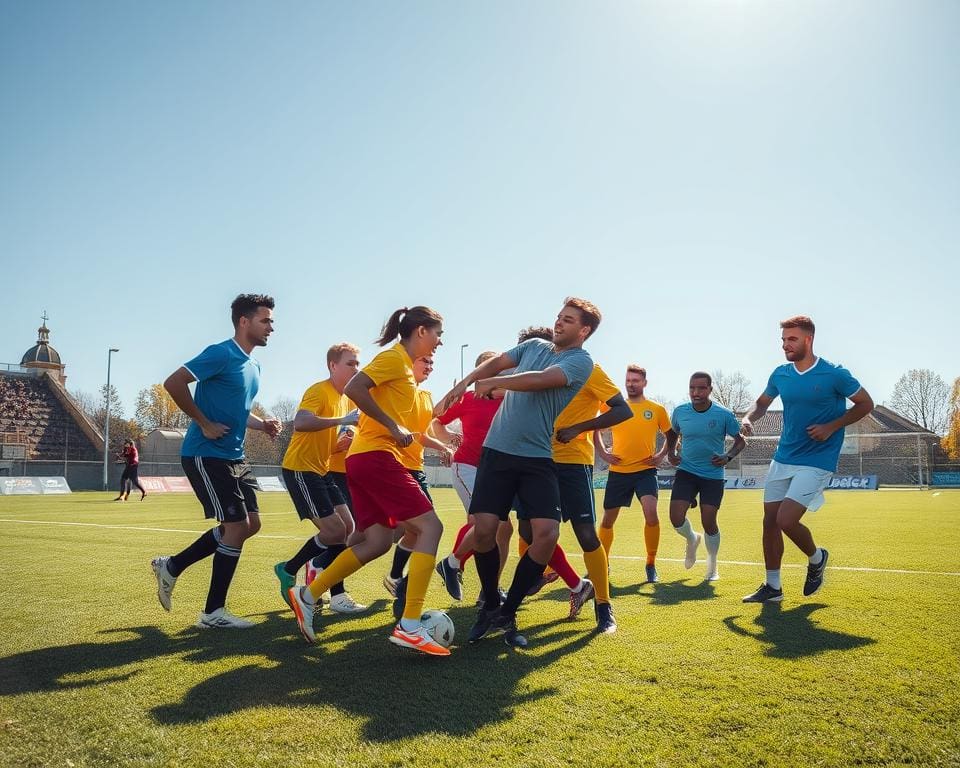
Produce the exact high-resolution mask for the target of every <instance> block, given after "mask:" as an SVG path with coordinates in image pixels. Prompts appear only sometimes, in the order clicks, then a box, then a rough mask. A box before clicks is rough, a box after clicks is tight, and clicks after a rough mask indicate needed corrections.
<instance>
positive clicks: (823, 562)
mask: <svg viewBox="0 0 960 768" xmlns="http://www.w3.org/2000/svg"><path fill="white" fill-rule="evenodd" d="M820 551H821V552H823V557H822V558H820V563H819V565H807V580H806V581H805V582H803V596H804V597H810V596H811V595H815V594H816V593H817V592H818V591H819V590H820V587H822V586H823V578H824V576H825V575H826V570H827V558H828V557H830V553H829V552H827V550H825V549H823V548H822V547H821V548H820Z"/></svg>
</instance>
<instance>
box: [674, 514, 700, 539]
mask: <svg viewBox="0 0 960 768" xmlns="http://www.w3.org/2000/svg"><path fill="white" fill-rule="evenodd" d="M673 530H675V531H676V532H677V533H679V534H680V535H681V536H683V538H685V539H686V540H687V541H693V540H694V539H695V538H697V532H696V531H695V530H693V526H692V525H690V518H687V519H686V520H684V521H683V525H675V526H674V527H673Z"/></svg>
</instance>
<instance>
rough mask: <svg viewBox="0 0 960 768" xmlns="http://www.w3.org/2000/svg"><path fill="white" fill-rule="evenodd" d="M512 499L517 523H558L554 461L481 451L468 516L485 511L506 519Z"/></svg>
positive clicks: (558, 493)
mask: <svg viewBox="0 0 960 768" xmlns="http://www.w3.org/2000/svg"><path fill="white" fill-rule="evenodd" d="M514 497H516V498H517V499H518V500H519V502H520V503H519V505H518V506H517V517H518V518H519V519H520V520H530V519H533V518H547V519H549V520H556V521H557V522H559V521H560V483H559V480H558V478H557V465H556V464H554V463H553V459H548V458H541V457H535V456H515V455H513V454H510V453H503V452H502V451H497V450H494V449H493V448H484V449H483V453H482V454H481V456H480V466H478V467H477V480H476V482H475V483H474V486H473V498H471V499H470V514H471V515H475V514H477V513H479V512H486V513H488V514H493V515H496V516H497V517H499V518H500V519H501V520H506V519H507V518H508V517H509V516H510V509H511V508H512V507H513V503H514Z"/></svg>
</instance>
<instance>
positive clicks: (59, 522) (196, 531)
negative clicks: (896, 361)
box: [0, 518, 960, 576]
mask: <svg viewBox="0 0 960 768" xmlns="http://www.w3.org/2000/svg"><path fill="white" fill-rule="evenodd" d="M0 523H14V524H18V525H61V526H74V527H81V528H107V529H110V530H114V531H149V532H151V533H192V534H200V533H203V530H204V529H191V528H148V527H146V526H139V525H107V524H105V523H74V522H68V521H63V520H15V519H11V518H0ZM257 538H258V539H283V540H285V541H302V540H303V537H302V536H283V535H279V534H271V533H258V534H257ZM610 559H612V560H646V558H645V557H644V556H642V555H641V556H633V555H611V556H610ZM658 560H660V561H662V562H667V563H682V562H683V558H679V557H676V558H675V557H660V558H658ZM717 562H718V563H720V564H722V565H744V566H749V567H751V568H758V567H762V566H763V563H755V562H752V561H750V560H718V561H717ZM783 567H784V568H806V566H805V565H800V564H796V563H785V564H784V565H783ZM829 568H830V570H831V571H852V572H857V573H902V574H908V575H912V576H960V571H912V570H908V569H905V568H866V567H857V566H849V565H831V566H829Z"/></svg>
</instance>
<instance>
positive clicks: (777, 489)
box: [763, 461, 833, 512]
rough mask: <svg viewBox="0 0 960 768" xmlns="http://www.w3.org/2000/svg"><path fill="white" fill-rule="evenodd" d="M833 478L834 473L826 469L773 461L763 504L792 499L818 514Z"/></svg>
mask: <svg viewBox="0 0 960 768" xmlns="http://www.w3.org/2000/svg"><path fill="white" fill-rule="evenodd" d="M831 477H833V472H830V471H829V470H826V469H819V468H817V467H804V466H802V465H800V464H780V463H778V462H776V461H771V462H770V469H769V471H768V472H767V480H766V482H765V483H764V486H763V503H764V504H766V503H767V502H775V501H783V500H784V499H792V500H793V501H795V502H797V504H800V505H802V506H803V507H805V508H806V509H808V510H809V511H810V512H816V511H817V510H818V509H820V507H822V506H823V502H824V498H823V491H824V489H825V488H826V487H827V486H828V485H829V484H830V478H831Z"/></svg>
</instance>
